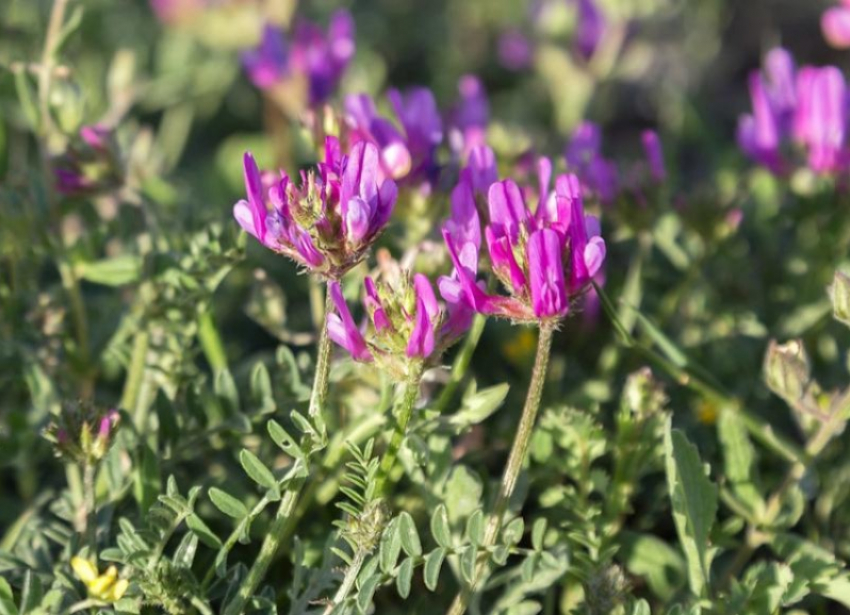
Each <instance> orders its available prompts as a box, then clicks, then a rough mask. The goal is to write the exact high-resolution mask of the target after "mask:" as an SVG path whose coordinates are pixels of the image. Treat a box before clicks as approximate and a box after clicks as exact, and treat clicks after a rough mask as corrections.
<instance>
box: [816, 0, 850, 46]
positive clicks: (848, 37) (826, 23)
mask: <svg viewBox="0 0 850 615" xmlns="http://www.w3.org/2000/svg"><path fill="white" fill-rule="evenodd" d="M820 25H821V30H823V36H824V38H826V42H828V43H829V44H830V45H831V46H833V47H835V48H836V49H850V4H847V3H846V2H845V3H844V4H843V5H842V6H834V7H832V8H829V9H827V10H826V11H824V13H823V15H822V16H821V20H820Z"/></svg>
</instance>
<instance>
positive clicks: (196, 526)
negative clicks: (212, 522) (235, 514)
mask: <svg viewBox="0 0 850 615" xmlns="http://www.w3.org/2000/svg"><path fill="white" fill-rule="evenodd" d="M186 525H187V526H188V527H189V529H190V530H192V532H194V533H195V534H197V536H198V538H200V539H201V542H202V543H204V544H205V545H207V546H208V547H210V548H212V549H220V548H221V540H219V538H218V536H216V535H215V534H213V532H212V530H211V529H210V528H209V526H208V525H207V524H206V523H204V522H203V520H202V519H201V518H200V517H199V516H198V515H196V514H195V513H192V514H191V515H189V516H188V517H186Z"/></svg>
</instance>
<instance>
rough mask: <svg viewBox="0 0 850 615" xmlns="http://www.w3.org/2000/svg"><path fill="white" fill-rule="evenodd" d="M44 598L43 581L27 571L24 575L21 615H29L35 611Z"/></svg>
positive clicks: (30, 571)
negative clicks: (28, 614)
mask: <svg viewBox="0 0 850 615" xmlns="http://www.w3.org/2000/svg"><path fill="white" fill-rule="evenodd" d="M43 597H44V589H43V588H42V586H41V579H39V578H38V575H37V574H35V573H34V572H33V571H32V570H27V572H26V574H25V575H24V586H23V589H21V614H22V615H27V613H30V612H32V611H34V610H35V609H36V608H37V607H38V605H39V604H40V603H41V599H42V598H43Z"/></svg>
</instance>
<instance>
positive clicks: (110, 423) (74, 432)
mask: <svg viewBox="0 0 850 615" xmlns="http://www.w3.org/2000/svg"><path fill="white" fill-rule="evenodd" d="M120 418H121V417H120V415H119V414H118V411H116V410H107V411H106V412H103V411H100V410H96V409H94V408H92V407H90V406H84V405H82V404H81V405H78V406H76V407H74V408H68V409H65V410H64V411H63V412H62V413H61V414H60V415H59V416H58V417H57V418H56V420H55V421H54V422H53V423H51V424H50V426H49V427H48V428H47V431H46V432H45V437H47V439H48V440H50V441H51V442H53V444H54V446H55V447H56V451H57V453H58V454H59V455H61V456H63V457H66V458H67V459H68V460H70V461H73V462H76V463H81V464H89V465H93V464H95V463H97V462H99V461H100V460H101V459H103V458H104V457H105V456H106V453H107V452H108V451H109V447H110V446H111V444H112V442H113V441H114V435H115V430H116V428H117V426H118V422H119V420H120Z"/></svg>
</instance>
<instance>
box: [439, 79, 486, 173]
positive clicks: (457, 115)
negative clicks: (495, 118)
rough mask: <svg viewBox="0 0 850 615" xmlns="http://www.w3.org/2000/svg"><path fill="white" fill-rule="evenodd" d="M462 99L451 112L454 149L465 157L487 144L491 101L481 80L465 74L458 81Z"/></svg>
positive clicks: (450, 120) (451, 139) (451, 135)
mask: <svg viewBox="0 0 850 615" xmlns="http://www.w3.org/2000/svg"><path fill="white" fill-rule="evenodd" d="M457 89H458V93H459V94H460V100H458V102H457V104H456V105H455V106H454V108H453V109H452V111H451V113H450V114H449V121H448V124H449V126H450V142H451V144H452V149H453V150H454V151H456V152H459V153H460V155H461V157H462V158H463V159H465V158H466V157H467V156H468V155H469V152H470V151H471V150H472V149H474V148H476V147H484V146H486V144H487V124H488V122H489V121H490V102H489V101H488V100H487V92H486V91H485V90H484V85H483V84H482V83H481V80H480V79H479V78H478V77H476V76H475V75H464V76H463V77H461V78H460V80H459V81H458V88H457Z"/></svg>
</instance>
